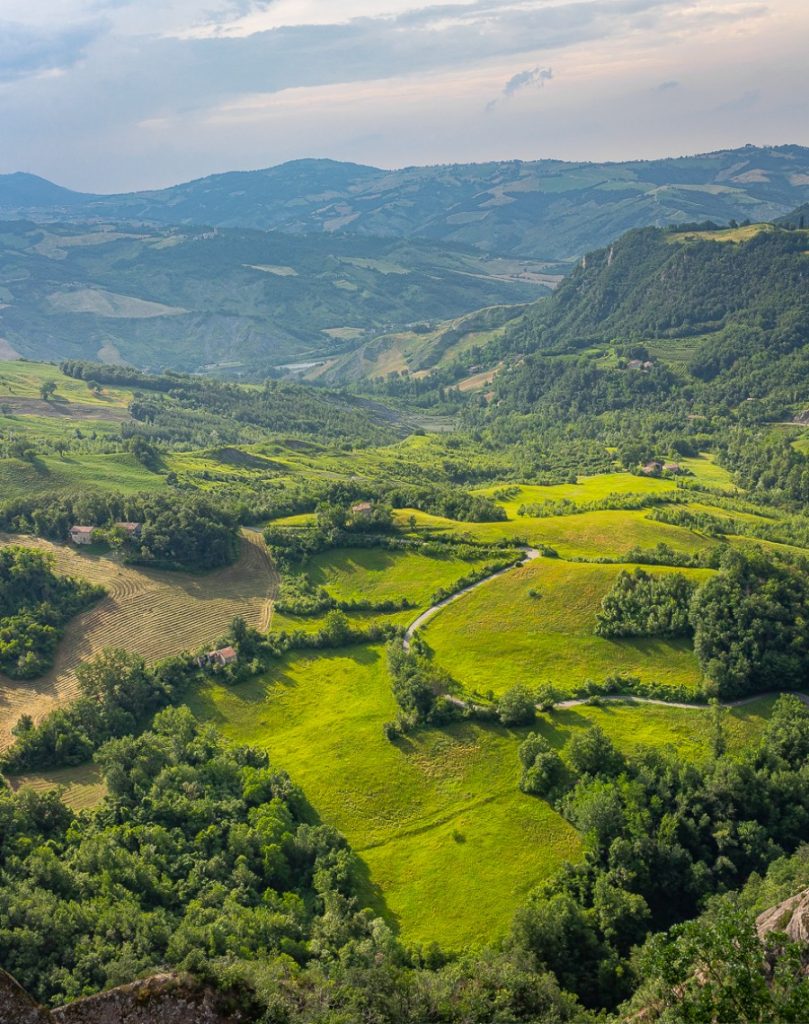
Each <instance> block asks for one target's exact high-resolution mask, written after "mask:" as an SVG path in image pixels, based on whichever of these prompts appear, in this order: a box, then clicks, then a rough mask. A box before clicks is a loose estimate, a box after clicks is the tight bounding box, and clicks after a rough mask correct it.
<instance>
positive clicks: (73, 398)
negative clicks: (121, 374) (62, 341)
mask: <svg viewBox="0 0 809 1024" xmlns="http://www.w3.org/2000/svg"><path fill="white" fill-rule="evenodd" d="M48 381H53V383H54V384H56V394H55V400H54V401H55V404H56V403H58V402H59V401H62V402H69V403H75V404H78V405H92V406H95V407H96V409H97V410H98V411H99V413H102V412H103V410H105V409H110V408H114V409H126V407H127V406H128V405H129V403H130V402H131V401H132V391H131V389H129V388H123V387H108V386H106V385H105V386H104V387H102V389H101V392H100V393H99V394H94V393H93V392H92V391H90V389H89V388H88V387H87V384H86V383H85V382H84V381H83V380H78V379H74V378H73V377H66V376H65V375H64V374H63V373H62V372H61V370H60V369H59V367H58V366H56V365H55V364H53V363H34V362H29V361H28V360H26V359H15V360H3V361H0V400H2V399H3V398H5V397H7V396H9V397H13V398H34V399H39V398H40V393H39V389H40V387H41V386H42V384H44V383H46V382H48Z"/></svg>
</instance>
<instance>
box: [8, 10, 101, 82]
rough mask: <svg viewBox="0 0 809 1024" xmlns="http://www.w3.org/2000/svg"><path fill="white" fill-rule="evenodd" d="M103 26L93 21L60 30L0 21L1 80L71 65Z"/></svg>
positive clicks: (80, 56)
mask: <svg viewBox="0 0 809 1024" xmlns="http://www.w3.org/2000/svg"><path fill="white" fill-rule="evenodd" d="M101 28H102V27H101V25H100V24H91V25H86V26H83V27H81V28H75V29H69V30H67V31H61V32H58V31H42V30H40V29H37V28H31V27H28V26H25V25H19V24H14V23H9V22H0V82H10V81H14V80H15V79H19V78H25V77H26V76H28V75H41V74H43V73H46V72H51V73H53V72H56V71H63V70H66V69H67V68H70V67H72V66H73V65H74V64H76V63H77V61H79V60H81V58H82V57H83V56H84V55H85V53H86V51H87V47H88V46H89V44H90V43H91V42H92V41H93V40H94V39H95V38H96V37H97V36H98V35H99V32H100V31H101Z"/></svg>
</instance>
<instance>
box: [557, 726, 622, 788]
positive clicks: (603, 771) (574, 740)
mask: <svg viewBox="0 0 809 1024" xmlns="http://www.w3.org/2000/svg"><path fill="white" fill-rule="evenodd" d="M566 752H567V756H568V760H569V761H570V763H571V765H572V766H573V768H574V769H575V770H576V771H577V772H578V773H579V774H580V775H593V776H597V775H601V776H604V777H607V778H610V777H612V776H615V775H618V774H620V772H621V771H623V769H624V767H625V762H624V759H623V756H622V755H621V753H620V752H619V751H618V750H616V748H615V746H614V745H613V742H612V740H611V739H610V738H609V736H607V735H606V734H605V733H604V731H603V729H601V728H600V726H598V725H594V726H592V727H591V728H589V729H586V730H585V731H584V732H581V733H576V734H575V735H574V736H571V738H570V740H569V741H568V744H567V747H566Z"/></svg>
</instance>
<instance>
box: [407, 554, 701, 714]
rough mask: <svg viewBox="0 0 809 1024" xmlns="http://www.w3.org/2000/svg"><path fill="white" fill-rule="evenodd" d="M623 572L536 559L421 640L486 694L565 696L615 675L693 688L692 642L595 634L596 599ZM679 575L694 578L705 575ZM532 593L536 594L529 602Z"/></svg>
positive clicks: (439, 618)
mask: <svg viewBox="0 0 809 1024" xmlns="http://www.w3.org/2000/svg"><path fill="white" fill-rule="evenodd" d="M622 568H624V567H623V566H620V565H592V564H586V563H570V562H563V561H560V560H557V559H547V558H539V559H537V560H536V561H534V562H531V563H530V564H529V565H526V566H523V567H522V568H520V569H515V570H514V571H513V572H510V573H507V574H506V575H504V576H501V577H499V578H498V579H494V580H492V581H491V582H489V583H486V584H484V585H483V586H481V587H478V588H477V589H476V590H474V591H472V592H471V593H469V594H467V595H466V596H465V597H463V598H462V599H460V600H458V601H455V602H454V603H453V604H450V605H448V606H447V607H446V608H444V609H442V610H441V611H440V612H439V613H438V614H437V615H436V616H435V617H434V618H433V619H431V620H430V621H429V622H428V623H427V624H426V625H425V626H424V628H423V630H422V631H421V635H422V637H423V638H424V639H425V640H426V642H427V643H428V645H429V646H430V648H431V649H432V650H433V651H434V653H435V658H436V660H437V662H438V663H439V664H440V665H441V666H442V667H444V668H445V669H447V671H448V672H450V673H451V674H452V676H453V677H454V678H455V679H456V681H457V682H459V683H460V684H461V685H462V686H463V687H464V688H465V689H467V690H470V691H472V690H476V691H478V692H479V693H484V694H485V693H486V692H488V691H489V690H493V691H494V692H495V693H502V692H503V691H504V690H506V689H508V688H509V687H510V686H514V685H515V684H518V683H520V684H524V685H529V686H533V685H537V684H539V683H543V682H546V681H550V682H552V683H553V684H554V685H555V686H557V687H559V689H560V690H562V691H568V690H570V689H571V688H572V687H574V686H576V685H579V684H581V683H584V682H585V681H586V680H587V679H593V680H597V681H601V680H603V679H604V678H606V677H607V676H608V675H612V674H614V673H616V672H618V673H621V674H625V675H633V676H638V677H639V678H640V679H642V680H643V681H656V682H662V683H678V684H683V685H686V686H689V687H693V688H694V689H696V688H697V687H698V686H699V682H700V671H699V668H698V665H697V661H696V658H695V657H694V654H693V652H692V649H691V645H690V643H688V642H686V641H683V640H661V639H648V638H643V639H632V640H607V639H604V638H602V637H598V636H595V635H594V633H593V630H594V628H595V624H596V613H597V612H598V610H599V608H600V606H601V599H602V598H603V597H604V595H605V594H606V593H607V592H608V590H609V589H610V587H611V586H612V583H613V581H614V579H615V577H616V576H617V575H618V573H619V572H620V571H621V569H622ZM648 569H649V571H650V572H661V571H662V572H665V571H667V570H665V569H660V568H655V567H648ZM668 571H670V570H668ZM679 571H682V572H686V573H687V574H688V575H689V576H692V577H694V578H696V579H704V578H705V577H706V576H707V575H708V574H709V570H705V569H689V570H679ZM531 589H534V590H537V591H538V592H539V594H540V595H541V596H540V597H539V598H533V597H530V596H529V593H528V591H529V590H531Z"/></svg>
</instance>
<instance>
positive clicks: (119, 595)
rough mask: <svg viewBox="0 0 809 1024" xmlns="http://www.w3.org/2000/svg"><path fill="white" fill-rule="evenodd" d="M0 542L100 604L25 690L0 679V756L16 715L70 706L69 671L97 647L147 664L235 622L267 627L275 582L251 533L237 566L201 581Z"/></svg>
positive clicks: (30, 541)
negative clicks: (89, 587) (42, 559)
mask: <svg viewBox="0 0 809 1024" xmlns="http://www.w3.org/2000/svg"><path fill="white" fill-rule="evenodd" d="M3 539H4V540H5V541H6V542H10V543H14V544H25V545H26V546H29V547H36V548H41V549H44V550H47V551H50V552H51V553H52V554H53V555H54V558H55V562H56V569H57V571H58V572H63V573H69V574H71V575H74V576H79V577H83V578H85V579H89V580H92V581H93V582H94V583H100V584H101V585H102V586H104V587H105V588H106V590H107V596H106V597H105V598H103V599H102V600H101V601H99V602H98V603H97V604H96V605H94V606H93V608H91V609H89V610H88V611H86V612H83V613H82V614H80V615H77V616H76V617H75V618H74V619H72V620H71V622H70V623H69V624H68V626H67V628H66V629H65V633H64V637H63V639H62V641H61V643H60V644H59V648H58V650H57V653H56V659H55V662H54V666H53V668H52V669H51V671H50V672H48V673H47V674H46V675H44V676H42V677H41V678H40V679H37V680H34V681H32V682H26V683H20V682H12V681H11V680H8V679H6V678H5V677H3V676H0V749H1V748H2V747H4V746H7V745H8V743H9V742H10V740H11V728H12V727H13V725H14V724H15V722H16V721H17V719H18V718H19V716H20V715H21V714H30V715H32V716H33V717H34V718H35V719H39V718H41V717H42V716H43V715H44V714H46V713H47V712H48V711H50V710H52V709H53V708H54V707H55V706H56V705H57V704H59V703H63V702H64V701H66V700H71V699H73V698H74V697H75V696H76V694H77V692H78V691H77V682H76V668H77V666H78V665H79V663H80V662H82V661H86V660H88V659H89V658H92V657H93V656H94V655H95V654H97V653H98V652H99V651H101V650H102V649H103V648H104V647H124V648H126V649H127V650H130V651H136V652H137V653H139V654H142V655H143V656H144V657H145V658H146V659H147V660H148V661H154V660H157V659H158V658H163V657H166V656H168V655H170V654H179V653H180V652H182V651H184V650H188V651H194V650H196V649H197V648H199V647H201V646H203V645H206V644H210V643H213V642H214V641H215V640H216V639H217V637H219V636H220V635H221V634H222V633H224V632H225V631H226V630H227V628H228V626H229V625H230V622H231V620H232V619H233V617H234V616H236V615H242V616H244V618H245V619H246V620H247V621H248V622H249V623H250V624H251V625H254V626H257V627H259V628H266V627H267V624H268V622H269V617H270V607H271V606H270V598H271V597H272V596H273V595H274V592H275V584H276V579H275V574H274V572H273V571H272V568H271V566H270V564H269V562H268V560H267V555H266V550H265V548H264V544H263V541H262V540H261V538H260V536H259V535H258V534H256V533H248V534H245V537H244V540H243V542H242V557H241V558H240V559H239V561H238V562H236V563H235V564H234V565H232V566H228V567H227V568H225V569H219V570H216V571H214V572H211V573H208V574H205V575H192V574H190V573H179V572H164V571H158V570H151V569H150V570H146V569H140V568H135V567H132V566H125V565H121V564H120V563H119V562H117V561H116V560H115V559H114V558H111V557H109V556H108V555H106V554H97V553H94V552H92V551H91V552H85V551H78V550H76V549H75V548H72V547H68V546H66V545H56V544H50V543H48V542H47V541H44V540H41V539H39V538H31V537H17V536H15V537H13V538H8V537H5V538H3Z"/></svg>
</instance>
